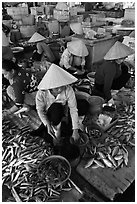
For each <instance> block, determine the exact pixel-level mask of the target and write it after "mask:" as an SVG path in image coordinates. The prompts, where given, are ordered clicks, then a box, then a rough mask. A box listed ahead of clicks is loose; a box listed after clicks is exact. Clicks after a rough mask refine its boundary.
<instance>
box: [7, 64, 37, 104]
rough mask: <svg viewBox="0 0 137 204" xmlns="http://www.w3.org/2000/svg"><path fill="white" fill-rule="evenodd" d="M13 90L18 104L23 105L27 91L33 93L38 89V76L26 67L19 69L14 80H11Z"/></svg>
mask: <svg viewBox="0 0 137 204" xmlns="http://www.w3.org/2000/svg"><path fill="white" fill-rule="evenodd" d="M9 82H10V85H11V89H12V92H13V94H14V96H15V101H14V102H15V103H16V105H21V104H23V102H24V96H25V92H26V93H31V92H34V91H36V90H37V86H38V80H37V78H36V76H35V75H34V74H32V73H30V72H28V71H26V70H24V69H22V68H21V69H19V70H18V72H17V74H16V75H15V76H14V78H13V79H12V80H10V81H9Z"/></svg>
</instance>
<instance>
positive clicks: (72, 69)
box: [69, 67, 77, 71]
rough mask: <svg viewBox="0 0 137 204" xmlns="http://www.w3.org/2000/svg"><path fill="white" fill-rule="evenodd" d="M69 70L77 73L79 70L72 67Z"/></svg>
mask: <svg viewBox="0 0 137 204" xmlns="http://www.w3.org/2000/svg"><path fill="white" fill-rule="evenodd" d="M69 70H71V71H77V69H76V68H75V67H70V68H69Z"/></svg>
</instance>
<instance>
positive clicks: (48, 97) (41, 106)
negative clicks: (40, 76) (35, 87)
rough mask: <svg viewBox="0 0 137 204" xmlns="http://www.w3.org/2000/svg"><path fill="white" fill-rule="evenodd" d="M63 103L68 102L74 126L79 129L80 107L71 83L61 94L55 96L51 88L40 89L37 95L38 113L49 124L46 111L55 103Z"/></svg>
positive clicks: (44, 122)
mask: <svg viewBox="0 0 137 204" xmlns="http://www.w3.org/2000/svg"><path fill="white" fill-rule="evenodd" d="M55 102H56V103H61V104H62V105H66V104H68V107H69V110H70V115H71V119H72V128H73V129H78V128H79V122H78V109H77V102H76V97H75V93H74V91H73V89H72V87H71V86H70V85H68V86H66V89H65V90H63V91H62V92H61V93H60V94H58V95H57V97H56V98H55V97H54V96H53V95H52V94H51V92H50V91H49V90H45V91H43V90H39V91H38V92H37V95H36V108H37V112H38V115H39V117H40V119H41V121H42V122H43V124H44V125H45V126H46V125H47V118H46V113H47V110H48V108H49V107H50V106H51V104H53V103H55Z"/></svg>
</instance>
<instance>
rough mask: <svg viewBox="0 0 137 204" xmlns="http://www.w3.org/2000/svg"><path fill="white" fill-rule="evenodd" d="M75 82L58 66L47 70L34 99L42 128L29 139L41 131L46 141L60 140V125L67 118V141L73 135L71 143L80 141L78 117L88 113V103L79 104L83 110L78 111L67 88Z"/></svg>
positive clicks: (71, 92) (70, 88)
mask: <svg viewBox="0 0 137 204" xmlns="http://www.w3.org/2000/svg"><path fill="white" fill-rule="evenodd" d="M75 81H77V78H75V77H74V76H72V75H71V74H69V73H68V72H66V71H65V70H63V69H62V68H60V67H59V66H57V65H55V64H52V65H51V66H50V68H49V70H48V71H47V73H46V74H45V76H44V77H43V79H42V81H41V82H40V84H39V86H38V89H39V91H38V93H37V95H36V108H37V112H38V115H39V117H40V119H41V121H42V125H41V126H40V127H39V128H38V129H37V130H34V131H33V132H31V135H33V136H35V135H41V134H42V131H46V132H47V133H48V135H46V137H47V140H48V139H49V140H50V141H51V139H52V138H53V139H54V141H56V140H59V139H60V136H61V125H62V121H63V120H64V117H65V116H66V117H67V119H68V126H67V127H68V129H67V130H68V131H69V133H68V131H67V130H66V132H65V135H66V134H68V137H70V135H72V138H73V139H74V140H78V139H79V133H78V129H79V120H78V113H79V115H81V114H83V115H84V112H83V109H84V110H85V113H86V112H87V111H88V102H86V101H82V103H80V105H79V106H82V110H81V111H80V110H79V111H78V108H77V102H76V97H75V93H74V91H73V89H72V87H71V86H70V84H72V83H74V82H75ZM69 116H70V117H69ZM69 119H71V121H70V120H69ZM65 121H66V120H65ZM49 136H50V138H49Z"/></svg>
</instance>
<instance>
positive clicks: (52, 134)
mask: <svg viewBox="0 0 137 204" xmlns="http://www.w3.org/2000/svg"><path fill="white" fill-rule="evenodd" d="M47 129H48V134H50V135H51V136H52V137H53V138H54V139H56V137H55V132H54V129H53V127H52V126H51V125H47Z"/></svg>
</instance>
